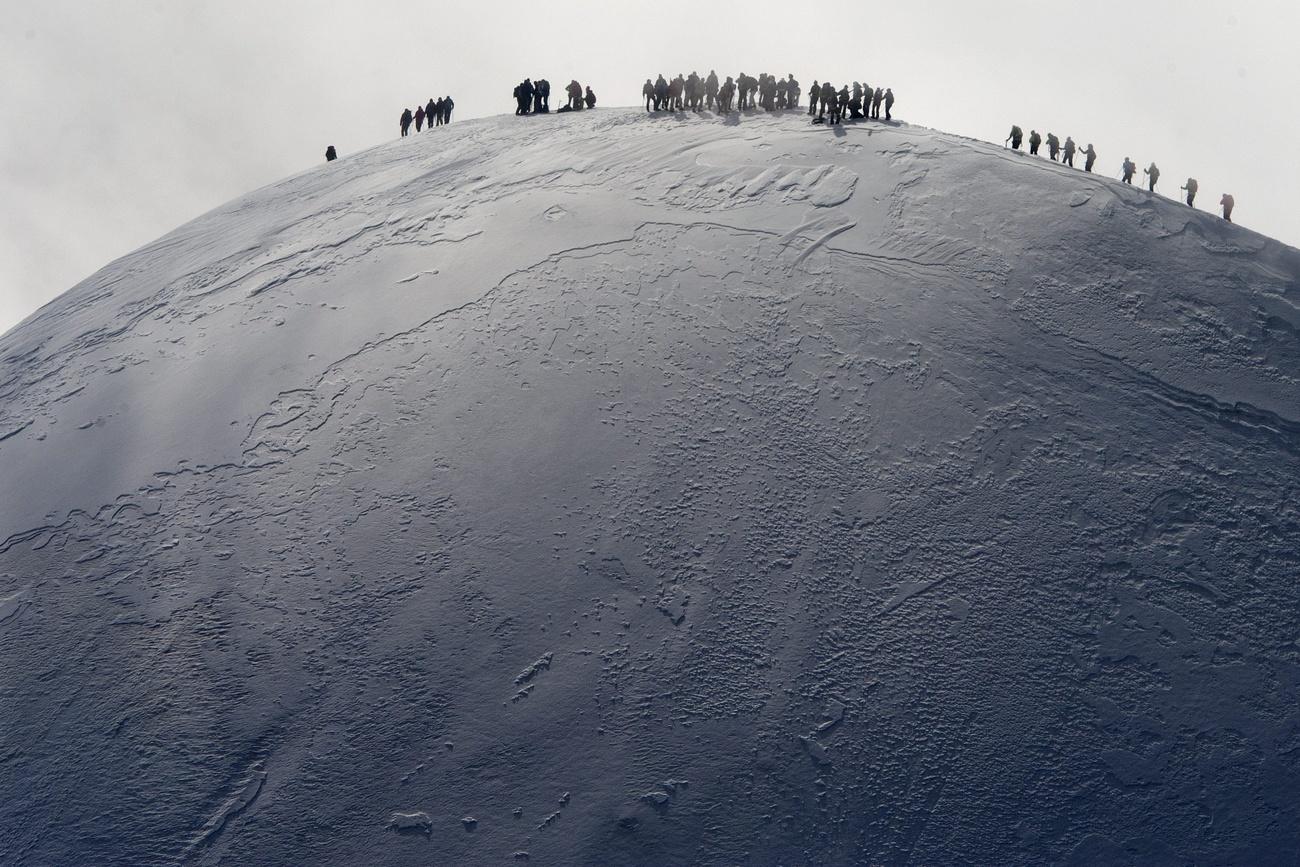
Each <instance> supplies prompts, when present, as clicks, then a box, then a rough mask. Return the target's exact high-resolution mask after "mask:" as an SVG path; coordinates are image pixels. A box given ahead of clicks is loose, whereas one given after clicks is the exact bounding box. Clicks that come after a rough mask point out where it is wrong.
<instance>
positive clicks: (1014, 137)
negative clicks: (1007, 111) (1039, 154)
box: [1002, 124, 1025, 151]
mask: <svg viewBox="0 0 1300 867" xmlns="http://www.w3.org/2000/svg"><path fill="white" fill-rule="evenodd" d="M1024 137H1025V131H1024V130H1022V129H1021V128H1020V127H1018V126H1016V125H1015V124H1012V126H1011V135H1009V136H1007V141H1009V142H1011V149H1012V150H1013V151H1018V150H1020V142H1021V141H1022V140H1023V139H1024ZM1006 143H1007V142H1006V141H1004V142H1003V143H1002V144H1004V145H1005V144H1006Z"/></svg>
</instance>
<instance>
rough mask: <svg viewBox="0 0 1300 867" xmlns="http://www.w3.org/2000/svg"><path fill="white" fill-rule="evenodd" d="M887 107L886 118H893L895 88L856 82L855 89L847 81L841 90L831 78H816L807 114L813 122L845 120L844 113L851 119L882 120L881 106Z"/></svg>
mask: <svg viewBox="0 0 1300 867" xmlns="http://www.w3.org/2000/svg"><path fill="white" fill-rule="evenodd" d="M882 106H883V107H884V109H885V120H893V119H894V115H893V110H894V89H893V88H892V87H885V88H881V87H877V88H876V89H875V90H872V89H871V85H869V84H862V83H860V82H857V81H855V82H853V88H852V90H850V89H849V86H848V85H847V84H846V85H844V86H843V87H841V88H840V89H839V90H836V89H835V85H833V84H831V83H830V82H829V81H824V82H821V83H820V84H819V83H817V82H816V81H814V82H813V86H812V90H810V91H809V92H808V114H809V115H810V116H812V118H813V123H831V124H834V123H842V122H843V121H844V117H845V115H848V117H849V119H850V120H880V109H881V107H882Z"/></svg>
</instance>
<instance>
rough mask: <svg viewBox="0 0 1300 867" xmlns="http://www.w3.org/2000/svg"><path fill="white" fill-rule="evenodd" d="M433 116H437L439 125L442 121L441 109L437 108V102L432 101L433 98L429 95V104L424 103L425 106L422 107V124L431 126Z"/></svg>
mask: <svg viewBox="0 0 1300 867" xmlns="http://www.w3.org/2000/svg"><path fill="white" fill-rule="evenodd" d="M434 118H437V119H438V123H439V124H440V125H441V123H442V110H441V109H440V108H438V103H436V102H434V101H433V98H432V97H430V99H429V104H428V105H426V106H425V107H424V124H425V126H428V127H432V126H433V121H434Z"/></svg>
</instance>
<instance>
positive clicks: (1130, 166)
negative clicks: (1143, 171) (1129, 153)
mask: <svg viewBox="0 0 1300 867" xmlns="http://www.w3.org/2000/svg"><path fill="white" fill-rule="evenodd" d="M1137 170H1138V167H1137V163H1135V162H1133V161H1132V160H1131V159H1129V158H1128V157H1124V177H1123V178H1122V180H1123V181H1124V183H1126V184H1131V183H1133V173H1134V172H1136V171H1137Z"/></svg>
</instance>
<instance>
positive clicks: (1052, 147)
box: [1047, 132, 1061, 161]
mask: <svg viewBox="0 0 1300 867" xmlns="http://www.w3.org/2000/svg"><path fill="white" fill-rule="evenodd" d="M1060 152H1061V140H1060V139H1059V138H1057V137H1056V133H1054V132H1049V133H1048V134H1047V155H1048V156H1050V157H1051V158H1052V160H1053V161H1055V160H1056V155H1057V154H1059V153H1060Z"/></svg>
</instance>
